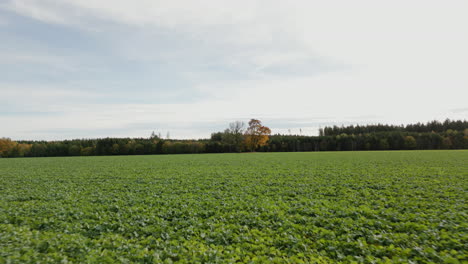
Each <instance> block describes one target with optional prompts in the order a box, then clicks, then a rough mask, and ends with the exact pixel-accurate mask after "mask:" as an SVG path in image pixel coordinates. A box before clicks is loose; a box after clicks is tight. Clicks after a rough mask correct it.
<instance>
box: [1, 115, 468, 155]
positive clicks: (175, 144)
mask: <svg viewBox="0 0 468 264" xmlns="http://www.w3.org/2000/svg"><path fill="white" fill-rule="evenodd" d="M403 149H408V150H415V149H419V150H426V149H468V122H467V121H459V120H454V121H452V120H448V119H447V120H445V121H444V122H438V121H431V122H428V123H426V124H421V123H417V124H410V125H406V126H394V125H380V124H379V125H366V126H359V125H357V126H346V127H345V126H342V127H338V126H333V127H325V128H323V129H320V134H319V136H302V135H280V134H275V135H271V130H270V129H269V128H268V127H266V126H264V125H263V124H262V123H261V121H260V120H257V119H252V120H250V121H249V123H248V124H247V125H246V124H244V123H243V122H240V121H236V122H233V123H230V124H229V127H228V128H226V129H225V130H224V131H221V132H215V133H212V134H211V137H210V138H209V139H200V140H173V139H163V138H161V136H157V135H156V134H155V133H152V134H151V136H150V137H149V138H101V139H75V140H62V141H18V142H15V141H12V140H10V139H8V138H0V157H56V156H103V155H152V154H189V153H228V152H252V151H259V152H286V151H287V152H294V151H353V150H403Z"/></svg>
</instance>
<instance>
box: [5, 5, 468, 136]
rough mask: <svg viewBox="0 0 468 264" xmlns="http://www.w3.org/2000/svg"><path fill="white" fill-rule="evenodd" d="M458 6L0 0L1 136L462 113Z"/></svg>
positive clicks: (308, 126)
mask: <svg viewBox="0 0 468 264" xmlns="http://www.w3.org/2000/svg"><path fill="white" fill-rule="evenodd" d="M467 13H468V1H466V0H459V1H457V0H446V1H440V0H438V1H433V0H412V1H408V0H404V1H403V0H394V1H376V0H355V1H346V0H343V1H334V0H331V1H310V0H307V1H305V0H304V1H301V0H296V1H280V0H248V1H247V0H238V1H228V0H198V1H188V0H186V1H180V0H171V1H159V0H139V1H128V0H1V1H0V137H10V138H12V139H14V140H60V139H74V138H100V137H149V136H150V134H151V132H152V131H155V133H161V134H162V135H163V136H164V137H166V135H167V134H168V132H169V136H170V138H180V139H189V138H207V137H209V136H210V134H211V133H212V132H215V131H222V130H224V129H225V128H227V127H228V124H229V123H230V122H233V121H236V120H240V121H244V122H248V120H249V119H251V118H256V119H260V120H261V121H262V122H263V124H264V125H266V126H269V127H270V128H271V129H272V132H273V133H286V134H287V133H292V134H299V133H302V134H304V135H316V134H317V133H318V132H317V131H318V128H319V127H324V126H327V125H342V124H343V125H349V124H375V123H390V124H407V123H413V122H427V121H430V120H434V119H436V120H444V119H446V118H450V119H467V117H468V103H467V102H468V100H467V98H468V48H467V47H468V26H467V25H468V16H467V15H466V14H467Z"/></svg>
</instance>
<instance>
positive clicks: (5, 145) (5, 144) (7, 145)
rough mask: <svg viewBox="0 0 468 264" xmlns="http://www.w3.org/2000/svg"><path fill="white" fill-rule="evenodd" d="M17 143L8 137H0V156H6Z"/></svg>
mask: <svg viewBox="0 0 468 264" xmlns="http://www.w3.org/2000/svg"><path fill="white" fill-rule="evenodd" d="M17 144H18V143H16V142H15V141H11V139H9V138H0V157H7V156H8V155H9V153H10V152H11V151H13V149H14V148H15V147H16V145H17Z"/></svg>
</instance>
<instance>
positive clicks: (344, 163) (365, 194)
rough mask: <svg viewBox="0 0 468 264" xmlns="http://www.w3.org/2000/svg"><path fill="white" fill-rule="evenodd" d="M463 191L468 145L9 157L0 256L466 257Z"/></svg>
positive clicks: (1, 166) (146, 259)
mask: <svg viewBox="0 0 468 264" xmlns="http://www.w3.org/2000/svg"><path fill="white" fill-rule="evenodd" d="M467 191H468V151H401V152H400V151H395V152H321V153H253V154H219V155H218V154H213V155H211V154H199V155H168V156H113V157H71V158H23V159H0V263H18V262H31V263H39V262H40V263H48V262H51V263H67V261H68V262H72V263H114V262H118V263H126V262H140V263H153V262H154V263H172V262H181V263H185V262H188V263H197V262H202V263H233V262H251V263H301V262H305V263H315V262H317V263H334V262H344V263H350V262H358V263H361V262H362V263H380V262H395V263H400V262H401V263H408V262H409V261H410V260H412V261H413V262H414V263H424V262H435V263H443V262H445V263H462V262H466V261H468V257H467V256H468V221H467V220H468V219H467V213H468V210H467V209H468V206H467V198H468V193H467ZM61 261H62V262H61Z"/></svg>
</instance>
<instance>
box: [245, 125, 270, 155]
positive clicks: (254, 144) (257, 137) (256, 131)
mask: <svg viewBox="0 0 468 264" xmlns="http://www.w3.org/2000/svg"><path fill="white" fill-rule="evenodd" d="M270 134H271V130H270V128H268V127H266V126H263V125H262V122H261V121H260V120H258V119H251V120H250V121H249V127H248V128H247V130H246V131H245V139H244V144H245V146H246V148H247V149H248V150H249V151H255V150H256V149H257V148H259V147H262V146H266V145H267V142H268V138H269V135H270Z"/></svg>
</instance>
